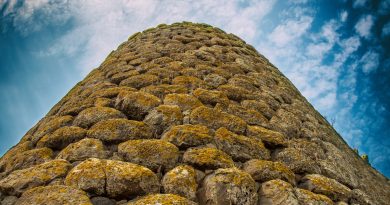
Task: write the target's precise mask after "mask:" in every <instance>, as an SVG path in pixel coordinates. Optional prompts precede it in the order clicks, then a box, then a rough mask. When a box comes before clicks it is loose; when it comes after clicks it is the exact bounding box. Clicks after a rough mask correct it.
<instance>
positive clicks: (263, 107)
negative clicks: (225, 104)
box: [241, 100, 275, 120]
mask: <svg viewBox="0 0 390 205" xmlns="http://www.w3.org/2000/svg"><path fill="white" fill-rule="evenodd" d="M241 105H242V106H243V107H245V108H248V109H254V110H256V111H258V112H260V113H261V114H262V115H263V116H264V117H266V118H267V119H268V120H270V119H271V118H272V116H273V115H274V114H275V111H274V110H272V109H271V108H270V106H269V105H268V104H267V103H266V102H264V101H263V100H244V101H242V102H241Z"/></svg>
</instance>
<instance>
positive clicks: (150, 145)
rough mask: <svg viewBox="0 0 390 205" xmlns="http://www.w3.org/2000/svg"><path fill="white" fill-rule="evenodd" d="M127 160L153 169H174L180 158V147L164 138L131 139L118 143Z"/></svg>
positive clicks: (120, 152) (119, 150)
mask: <svg viewBox="0 0 390 205" xmlns="http://www.w3.org/2000/svg"><path fill="white" fill-rule="evenodd" d="M118 152H119V154H121V155H122V156H123V158H124V159H125V160H126V161H129V162H133V163H136V164H141V165H143V166H145V167H148V168H149V169H152V170H157V169H163V170H169V169H172V168H173V167H174V166H175V165H176V163H177V161H178V159H179V149H178V148H177V147H176V146H175V145H174V144H172V143H169V142H166V141H163V140H157V139H154V140H129V141H126V142H123V143H121V144H119V145H118Z"/></svg>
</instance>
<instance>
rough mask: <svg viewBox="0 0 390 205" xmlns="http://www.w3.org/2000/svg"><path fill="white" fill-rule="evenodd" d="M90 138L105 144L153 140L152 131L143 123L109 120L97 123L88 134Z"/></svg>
mask: <svg viewBox="0 0 390 205" xmlns="http://www.w3.org/2000/svg"><path fill="white" fill-rule="evenodd" d="M87 136H88V137H90V138H96V139H100V140H103V141H105V142H109V143H112V142H114V143H115V142H123V141H127V140H131V139H145V138H152V137H153V132H152V129H151V128H150V127H149V126H148V125H147V124H145V123H144V122H141V121H135V120H127V119H109V120H104V121H100V122H98V123H96V124H95V125H93V126H92V127H91V128H90V129H89V130H88V133H87Z"/></svg>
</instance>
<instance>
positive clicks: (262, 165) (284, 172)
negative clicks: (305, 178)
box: [243, 159, 295, 184]
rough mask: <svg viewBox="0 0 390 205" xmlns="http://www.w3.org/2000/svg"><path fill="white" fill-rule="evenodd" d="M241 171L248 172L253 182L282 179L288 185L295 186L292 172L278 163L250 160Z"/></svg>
mask: <svg viewBox="0 0 390 205" xmlns="http://www.w3.org/2000/svg"><path fill="white" fill-rule="evenodd" d="M243 169H244V171H246V172H248V173H249V174H250V175H251V176H252V178H253V179H254V180H256V181H259V182H265V181H269V180H272V179H282V180H284V181H287V182H289V183H290V184H295V174H294V172H292V171H291V170H290V169H289V168H288V167H287V166H286V165H284V164H283V163H280V162H272V161H266V160H259V159H252V160H249V161H247V162H245V164H244V166H243Z"/></svg>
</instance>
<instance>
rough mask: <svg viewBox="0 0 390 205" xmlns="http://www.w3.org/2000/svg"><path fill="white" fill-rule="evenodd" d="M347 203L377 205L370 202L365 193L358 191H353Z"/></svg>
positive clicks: (372, 201)
mask: <svg viewBox="0 0 390 205" xmlns="http://www.w3.org/2000/svg"><path fill="white" fill-rule="evenodd" d="M349 203H350V204H352V205H375V204H377V203H376V202H375V201H374V200H372V199H371V198H370V197H369V196H368V195H367V194H366V193H364V192H363V191H362V190H360V189H353V190H352V196H351V199H350V200H349Z"/></svg>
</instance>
